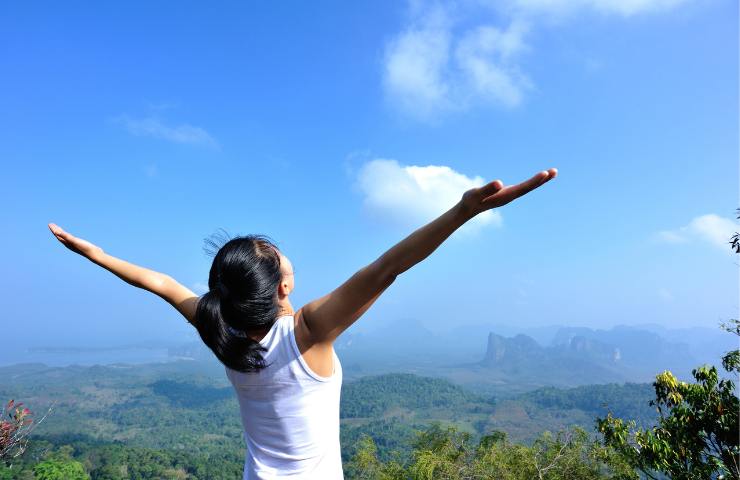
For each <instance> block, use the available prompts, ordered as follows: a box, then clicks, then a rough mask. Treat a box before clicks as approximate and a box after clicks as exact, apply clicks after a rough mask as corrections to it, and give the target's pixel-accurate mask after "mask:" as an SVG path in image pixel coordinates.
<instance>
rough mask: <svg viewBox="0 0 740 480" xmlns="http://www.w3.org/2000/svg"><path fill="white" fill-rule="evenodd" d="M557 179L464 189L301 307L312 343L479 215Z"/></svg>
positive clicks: (335, 331) (333, 333) (548, 175)
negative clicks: (453, 200)
mask: <svg viewBox="0 0 740 480" xmlns="http://www.w3.org/2000/svg"><path fill="white" fill-rule="evenodd" d="M556 176H557V170H556V169H554V168H551V169H550V170H546V171H542V172H539V173H538V174H536V175H535V176H533V177H532V178H530V179H529V180H527V181H525V182H522V183H520V184H517V185H509V186H504V184H503V183H502V182H501V181H500V180H495V181H493V182H491V183H489V184H487V185H484V186H482V187H480V188H473V189H471V190H468V191H467V192H465V194H464V195H463V197H462V199H461V200H460V201H459V202H458V203H457V204H456V205H454V206H453V207H452V208H451V209H450V210H448V211H447V212H445V213H443V214H442V215H441V216H440V217H438V218H437V219H436V220H433V221H432V222H430V223H428V224H427V225H425V226H423V227H421V228H419V229H418V230H416V231H415V232H413V233H412V234H411V235H409V236H408V237H406V238H405V239H404V240H402V241H401V242H399V243H398V244H396V245H395V246H393V247H392V248H391V249H390V250H388V251H387V252H385V253H384V254H383V255H381V256H380V257H379V258H378V259H377V260H375V261H374V262H373V263H371V264H370V265H368V266H366V267H364V268H362V269H361V270H359V271H358V272H357V273H355V274H354V275H353V276H352V277H350V279H349V280H347V281H346V282H344V283H343V284H342V285H340V286H339V287H338V288H337V289H336V290H334V291H333V292H331V293H329V294H328V295H325V296H323V297H321V298H319V299H317V300H314V301H313V302H310V303H308V304H307V305H305V306H304V307H303V308H302V309H301V310H302V313H303V319H304V321H305V324H306V326H307V328H308V330H309V331H310V332H311V338H312V340H313V342H314V343H320V344H324V343H326V344H331V343H333V342H334V340H335V339H336V338H337V337H338V336H339V335H340V334H341V333H342V332H343V331H344V330H346V329H347V328H349V326H350V325H352V324H353V323H354V322H355V321H357V319H358V318H360V316H361V315H362V314H363V313H365V311H367V309H368V308H370V306H372V304H373V303H374V302H375V300H376V299H377V298H378V297H379V296H380V295H381V294H382V293H383V292H384V291H385V289H386V288H388V287H389V286H390V285H391V284H392V283H393V282H394V281H395V279H396V277H397V276H398V275H400V274H402V273H403V272H405V271H406V270H408V269H409V268H411V267H413V266H414V265H416V264H417V263H419V262H421V261H422V260H424V259H425V258H427V257H428V256H429V255H430V254H431V253H432V252H433V251H434V250H436V249H437V247H439V246H440V245H441V244H442V242H444V241H445V240H446V239H447V238H448V237H449V236H450V235H451V234H452V233H453V232H454V231H455V230H457V229H458V228H460V227H461V226H462V225H463V224H465V222H467V221H468V220H470V219H472V218H473V217H475V216H476V215H478V214H479V213H482V212H484V211H486V210H490V209H492V208H496V207H500V206H503V205H506V204H507V203H509V202H511V201H512V200H514V199H516V198H519V197H521V196H522V195H525V194H526V193H528V192H531V191H532V190H534V189H535V188H537V187H539V186H541V185H543V184H544V183H546V182H547V181H549V180H551V179H553V178H555V177H556Z"/></svg>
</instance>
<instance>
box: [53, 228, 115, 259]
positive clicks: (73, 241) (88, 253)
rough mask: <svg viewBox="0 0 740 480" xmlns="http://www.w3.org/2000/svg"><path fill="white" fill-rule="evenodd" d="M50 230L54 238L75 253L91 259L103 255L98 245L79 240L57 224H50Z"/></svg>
mask: <svg viewBox="0 0 740 480" xmlns="http://www.w3.org/2000/svg"><path fill="white" fill-rule="evenodd" d="M49 230H51V233H53V234H54V236H55V237H57V240H59V241H60V242H61V243H62V245H64V246H65V247H67V248H69V249H70V250H72V251H73V252H75V253H77V254H80V255H82V256H83V257H87V258H91V257H93V256H95V255H100V254H101V253H103V249H102V248H100V247H98V246H97V245H93V244H92V243H90V242H88V241H87V240H83V239H82V238H77V237H75V236H74V235H72V234H71V233H68V232H65V231H64V230H62V228H61V227H60V226H58V225H57V224H55V223H50V224H49Z"/></svg>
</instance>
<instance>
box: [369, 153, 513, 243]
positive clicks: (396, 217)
mask: <svg viewBox="0 0 740 480" xmlns="http://www.w3.org/2000/svg"><path fill="white" fill-rule="evenodd" d="M356 180H357V186H358V187H359V190H360V191H361V192H362V194H363V196H364V205H365V207H366V208H367V209H368V210H369V211H370V212H371V213H373V214H375V215H377V216H378V217H380V218H381V219H382V220H388V221H390V222H393V223H396V224H401V225H404V226H408V227H418V226H420V225H421V224H423V223H426V222H429V221H431V220H433V219H434V218H436V217H437V216H439V215H441V214H442V213H444V212H445V211H447V210H449V209H450V208H451V207H452V206H453V205H455V204H456V203H457V202H458V201H459V200H460V197H461V196H462V194H463V193H464V192H465V191H466V190H469V189H471V188H474V187H480V186H481V185H483V184H484V183H485V181H484V179H483V178H482V177H479V176H476V177H473V178H470V177H468V176H466V175H464V174H462V173H459V172H456V171H455V170H453V169H452V168H450V167H447V166H439V165H426V166H416V165H401V164H400V163H398V162H397V161H396V160H389V159H382V158H378V159H374V160H371V161H369V162H367V163H365V164H364V165H363V166H362V167H361V168H360V169H359V171H358V173H357V178H356ZM501 222H502V220H501V214H500V213H499V212H495V211H490V210H489V211H487V212H484V213H482V214H480V215H478V216H476V217H475V218H474V219H473V220H472V221H471V222H469V223H468V224H466V226H465V227H464V228H465V229H466V230H467V231H470V230H475V229H478V228H480V227H482V226H486V225H492V226H500V225H501Z"/></svg>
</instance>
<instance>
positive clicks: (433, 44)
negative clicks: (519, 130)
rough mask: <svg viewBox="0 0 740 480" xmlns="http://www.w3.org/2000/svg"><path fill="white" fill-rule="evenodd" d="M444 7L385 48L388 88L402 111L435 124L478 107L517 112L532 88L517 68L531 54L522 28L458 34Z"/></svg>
mask: <svg viewBox="0 0 740 480" xmlns="http://www.w3.org/2000/svg"><path fill="white" fill-rule="evenodd" d="M454 23H455V22H454V21H453V19H452V15H451V14H450V13H449V12H448V11H447V10H446V9H444V8H443V7H442V6H440V5H439V4H438V5H435V6H433V7H430V8H428V9H424V8H419V9H417V13H416V15H415V18H413V19H412V22H411V24H410V25H409V26H408V27H407V28H406V29H405V30H404V31H403V32H401V33H400V34H399V35H398V36H397V37H395V38H394V39H393V40H392V41H391V42H389V44H388V45H387V48H386V55H385V64H384V76H383V85H384V88H385V92H386V95H387V96H388V98H389V100H391V101H392V102H393V103H394V104H395V105H396V106H397V107H398V108H399V109H400V110H402V111H403V112H404V113H406V114H409V115H411V116H413V117H416V118H419V119H424V120H430V119H434V118H435V117H437V116H438V115H439V114H443V113H446V112H449V111H456V110H457V111H460V110H466V109H468V108H470V107H471V106H472V105H474V104H476V103H481V102H482V103H489V104H498V105H504V106H508V107H513V106H516V105H518V104H519V103H521V101H522V98H523V91H524V90H525V89H527V88H529V87H530V85H531V82H530V81H529V79H527V77H526V76H525V75H524V74H522V73H521V72H520V71H519V68H518V66H517V65H516V64H515V63H514V60H515V59H516V57H517V56H518V55H519V54H521V53H522V52H524V51H525V50H526V45H525V43H524V34H525V33H526V31H527V27H526V25H525V24H524V23H522V22H512V24H511V25H510V26H509V28H508V29H506V30H503V29H499V28H496V27H494V26H491V25H479V26H478V27H476V28H471V29H468V30H464V31H462V32H457V33H455V32H454V31H453V27H454Z"/></svg>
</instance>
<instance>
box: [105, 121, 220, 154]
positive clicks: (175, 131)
mask: <svg viewBox="0 0 740 480" xmlns="http://www.w3.org/2000/svg"><path fill="white" fill-rule="evenodd" d="M115 121H116V122H118V123H120V124H121V125H123V126H124V127H125V128H126V129H127V130H128V131H129V133H131V134H132V135H136V136H146V137H154V138H159V139H162V140H167V141H170V142H175V143H183V144H191V145H203V146H210V147H217V146H218V142H216V140H215V139H214V138H213V137H212V136H211V134H209V133H208V132H207V131H206V130H205V129H203V128H201V127H196V126H193V125H189V124H181V125H167V124H165V123H164V122H163V121H162V120H161V119H159V118H157V117H151V116H150V117H144V118H131V117H129V116H128V115H121V116H119V117H117V118H116V119H115Z"/></svg>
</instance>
